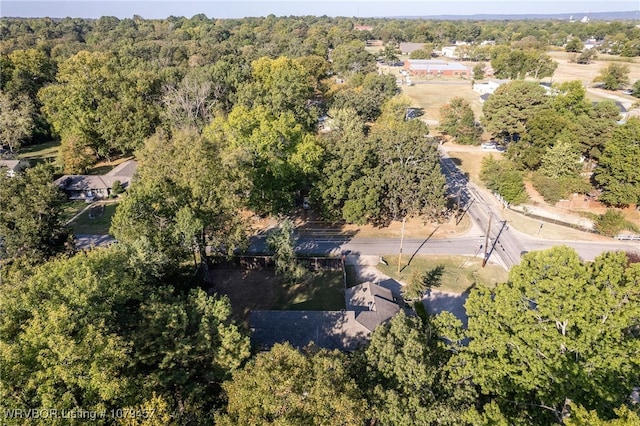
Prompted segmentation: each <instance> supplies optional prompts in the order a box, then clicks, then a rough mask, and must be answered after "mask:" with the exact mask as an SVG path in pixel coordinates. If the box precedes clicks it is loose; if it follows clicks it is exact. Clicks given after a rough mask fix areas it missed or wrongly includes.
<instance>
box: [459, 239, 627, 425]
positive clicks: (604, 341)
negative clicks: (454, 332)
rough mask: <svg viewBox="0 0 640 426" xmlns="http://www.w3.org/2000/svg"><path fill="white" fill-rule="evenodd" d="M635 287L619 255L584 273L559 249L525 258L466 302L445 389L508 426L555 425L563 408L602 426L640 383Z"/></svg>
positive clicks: (585, 266) (570, 251)
mask: <svg viewBox="0 0 640 426" xmlns="http://www.w3.org/2000/svg"><path fill="white" fill-rule="evenodd" d="M638 277H640V267H638V265H637V264H632V265H629V264H628V259H627V257H626V255H625V254H624V253H622V252H617V253H605V254H603V255H601V256H599V257H598V258H596V260H595V261H593V262H587V263H584V262H582V261H581V260H580V258H579V256H578V254H577V253H576V252H575V251H574V250H573V249H570V248H568V247H555V248H552V249H549V250H544V251H537V252H530V253H528V254H526V255H525V256H523V258H522V261H521V263H520V264H519V265H517V266H514V267H513V268H512V269H511V271H510V273H509V281H508V282H507V283H504V284H499V285H498V286H497V287H496V288H495V290H489V289H478V290H475V291H473V292H472V293H471V295H470V297H469V299H468V300H467V303H466V304H465V308H466V311H467V314H468V315H469V325H468V331H467V333H468V337H469V338H470V342H469V345H468V346H466V347H461V348H460V353H459V356H457V357H454V358H452V363H451V365H450V366H451V368H452V369H453V371H454V380H456V379H461V380H465V379H468V380H470V381H471V383H473V384H474V385H476V386H477V387H478V389H479V390H480V392H481V395H483V397H482V399H481V400H484V401H492V405H488V404H487V405H485V407H484V408H485V410H484V412H485V414H487V413H490V411H488V410H489V409H490V410H491V411H493V412H494V413H496V411H497V413H496V414H499V415H498V417H503V419H506V420H507V421H508V424H551V423H554V422H558V423H561V422H562V421H563V420H564V418H565V416H566V414H567V412H568V410H569V405H570V403H571V402H573V403H575V404H577V405H581V406H583V407H584V408H585V409H588V410H596V412H597V413H598V414H599V415H601V416H603V417H605V418H609V417H610V416H612V415H613V409H612V408H613V407H619V406H620V405H622V404H623V403H624V402H625V400H626V399H627V398H628V395H629V394H630V392H631V390H632V389H633V387H634V386H636V383H637V382H638V380H639V379H640V377H639V373H638V372H639V371H640V370H639V369H638V364H639V363H640V358H639V357H638V355H637V354H638V351H639V350H640V341H638V339H637V338H636V337H635V336H634V334H633V333H634V332H630V331H631V330H633V329H634V327H635V325H634V321H635V320H634V319H633V318H636V317H637V315H638V314H639V310H640V305H638V303H637V302H635V301H636V300H637V299H638V292H637V291H636V285H637V284H636V283H637V280H638ZM503 423H504V420H503ZM504 424H506V423H504Z"/></svg>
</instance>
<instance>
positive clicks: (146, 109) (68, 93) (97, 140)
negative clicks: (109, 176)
mask: <svg viewBox="0 0 640 426" xmlns="http://www.w3.org/2000/svg"><path fill="white" fill-rule="evenodd" d="M56 78H57V84H53V85H50V86H47V87H44V88H42V89H41V90H40V92H39V93H38V99H39V100H40V101H41V102H42V104H43V107H42V110H43V112H44V113H45V115H46V116H47V118H48V119H49V121H50V122H51V125H52V127H53V128H54V130H55V131H56V132H57V134H58V135H60V137H61V138H62V139H63V140H64V139H66V138H68V137H70V136H71V135H76V136H78V137H81V138H82V139H84V140H87V141H89V142H90V144H91V147H92V148H93V149H94V150H95V152H96V153H97V154H98V155H99V156H101V157H105V158H109V156H110V155H111V154H112V153H113V152H120V153H129V152H132V151H133V150H135V149H136V148H138V147H140V146H141V145H142V144H143V142H144V139H145V138H146V137H147V136H149V135H150V134H151V133H152V132H153V130H154V129H155V126H156V124H157V121H158V106H157V104H156V103H155V102H153V100H154V99H155V98H156V92H157V90H158V89H157V87H156V86H157V84H156V80H155V79H156V77H155V76H153V74H151V73H146V72H142V71H131V72H127V70H126V69H124V68H123V67H122V66H121V64H119V63H118V60H117V58H116V57H115V56H114V55H113V54H111V53H105V52H87V51H82V52H79V53H78V54H76V55H74V56H73V57H71V58H69V59H68V60H66V61H64V62H63V63H62V64H60V67H59V70H58V74H57V77H56ZM62 160H64V159H62Z"/></svg>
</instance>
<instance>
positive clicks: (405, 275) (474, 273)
mask: <svg viewBox="0 0 640 426" xmlns="http://www.w3.org/2000/svg"><path fill="white" fill-rule="evenodd" d="M384 259H385V260H386V261H387V263H388V265H382V264H380V265H378V266H377V268H378V269H379V270H380V272H382V273H383V274H385V275H388V276H390V277H391V278H394V279H396V280H398V281H402V282H407V281H408V280H409V277H410V276H411V274H412V272H413V271H416V270H417V271H422V272H427V271H430V270H432V269H434V268H437V267H439V266H443V267H444V271H443V273H442V278H441V284H440V286H438V287H437V289H438V290H442V291H448V292H451V293H464V292H465V291H467V290H469V289H471V288H472V287H475V286H480V285H481V286H486V287H490V288H493V287H495V286H496V284H498V283H502V282H505V281H507V277H508V273H507V271H505V270H504V269H503V268H502V267H500V266H498V265H494V264H491V263H488V264H487V265H486V266H485V267H484V268H483V267H482V259H480V258H477V257H470V256H415V257H414V258H413V259H412V260H411V263H410V264H409V265H407V263H408V262H409V259H410V257H409V256H403V257H402V268H401V270H400V273H398V272H397V270H398V256H397V255H388V256H384Z"/></svg>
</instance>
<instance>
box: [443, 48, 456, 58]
mask: <svg viewBox="0 0 640 426" xmlns="http://www.w3.org/2000/svg"><path fill="white" fill-rule="evenodd" d="M457 50H458V46H444V47H443V48H442V50H441V52H440V53H441V55H442V56H444V57H445V58H452V59H459V57H458V54H457V53H456V51H457Z"/></svg>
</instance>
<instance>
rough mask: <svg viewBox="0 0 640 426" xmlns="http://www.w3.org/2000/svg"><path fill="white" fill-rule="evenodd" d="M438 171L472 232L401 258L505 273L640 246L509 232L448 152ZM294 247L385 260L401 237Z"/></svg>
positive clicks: (323, 239)
mask: <svg viewBox="0 0 640 426" xmlns="http://www.w3.org/2000/svg"><path fill="white" fill-rule="evenodd" d="M441 167H442V170H443V173H444V174H445V176H446V178H447V187H448V192H449V194H451V195H452V196H454V197H455V198H456V199H457V200H458V203H459V205H460V207H461V210H462V211H463V213H462V214H463V215H468V216H469V217H470V219H471V220H472V222H473V225H474V226H473V229H472V231H470V232H468V233H467V234H466V235H465V236H461V237H455V238H448V239H432V238H430V236H425V238H424V239H405V240H404V244H403V254H406V255H419V254H422V255H429V254H445V255H446V254H451V255H465V256H480V257H484V258H485V259H486V261H487V262H494V263H497V264H499V265H501V266H503V267H504V268H505V269H507V270H508V269H510V268H511V267H512V266H514V265H516V264H518V263H519V262H520V258H521V256H522V254H523V253H524V252H528V251H534V250H543V249H547V248H551V247H553V246H557V245H566V246H569V247H572V248H574V249H575V250H576V251H577V252H578V254H579V255H580V256H581V257H582V258H583V259H584V260H593V259H594V258H595V257H596V256H598V255H599V254H601V253H602V252H605V251H614V250H632V251H638V250H640V245H639V244H638V243H635V242H625V241H612V242H585V241H551V240H542V239H537V238H534V237H531V236H528V235H525V234H523V233H521V232H518V231H517V230H515V229H512V228H511V227H510V226H509V224H508V222H507V221H506V220H505V219H504V218H503V217H502V214H501V210H502V206H500V205H496V204H495V203H494V202H492V201H491V200H489V199H488V197H489V196H488V195H487V194H486V193H485V192H484V191H483V190H481V189H480V188H478V187H477V186H476V185H475V184H473V183H472V182H470V181H469V179H468V178H467V177H466V176H465V175H464V174H463V173H462V172H461V171H460V170H459V169H458V168H457V166H456V164H455V163H454V162H453V160H452V159H450V158H449V157H448V156H447V154H446V152H441ZM487 236H488V237H487ZM296 242H297V245H296V252H297V253H299V254H308V255H311V254H315V255H339V254H342V253H349V254H354V255H357V254H360V255H385V254H392V253H398V252H399V249H400V236H398V238H386V239H368V238H357V237H353V236H349V235H340V234H339V233H338V232H335V233H333V234H331V233H327V234H320V235H309V234H305V233H303V234H299V235H297V239H296ZM249 252H251V253H264V252H266V243H265V237H264V236H257V237H254V238H253V239H252V243H251V245H250V248H249Z"/></svg>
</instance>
